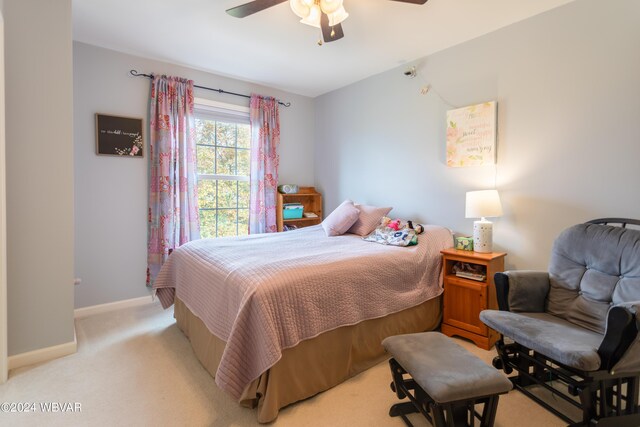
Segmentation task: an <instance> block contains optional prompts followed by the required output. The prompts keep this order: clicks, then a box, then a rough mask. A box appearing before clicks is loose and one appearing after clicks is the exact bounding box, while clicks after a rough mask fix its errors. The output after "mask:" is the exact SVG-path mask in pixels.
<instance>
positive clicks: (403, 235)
mask: <svg viewBox="0 0 640 427" xmlns="http://www.w3.org/2000/svg"><path fill="white" fill-rule="evenodd" d="M422 232H424V226H423V225H422V224H414V223H413V222H412V221H406V222H403V221H402V220H400V219H394V220H391V218H388V217H386V216H385V217H382V219H381V220H380V225H378V227H376V229H375V230H373V231H372V232H371V234H369V235H368V236H365V237H363V238H362V239H363V240H366V241H367V242H376V243H380V244H383V245H392V246H413V245H417V244H418V234H421V233H422Z"/></svg>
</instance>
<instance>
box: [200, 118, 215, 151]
mask: <svg viewBox="0 0 640 427" xmlns="http://www.w3.org/2000/svg"><path fill="white" fill-rule="evenodd" d="M215 134H216V122H214V121H211V120H202V119H196V144H209V145H214V144H215V141H216V140H215Z"/></svg>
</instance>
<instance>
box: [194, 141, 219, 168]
mask: <svg viewBox="0 0 640 427" xmlns="http://www.w3.org/2000/svg"><path fill="white" fill-rule="evenodd" d="M215 150H216V149H215V148H213V147H204V146H202V145H198V146H196V156H197V159H196V160H197V162H198V173H199V174H214V173H216V163H215V162H216V151H215Z"/></svg>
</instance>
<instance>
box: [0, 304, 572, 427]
mask: <svg viewBox="0 0 640 427" xmlns="http://www.w3.org/2000/svg"><path fill="white" fill-rule="evenodd" d="M76 332H77V337H78V352H77V353H76V354H74V355H71V356H67V357H64V358H61V359H57V360H53V361H51V362H48V363H44V364H40V365H34V366H29V367H25V368H21V369H16V370H13V371H11V372H10V376H9V381H8V382H7V383H6V384H4V385H1V386H0V403H2V402H22V403H24V402H36V403H37V404H38V405H39V403H41V402H71V403H75V402H78V403H80V404H81V408H82V412H80V413H60V412H58V413H44V412H42V411H41V409H40V407H39V406H38V409H37V411H36V412H31V413H21V414H18V413H0V425H11V426H39V425H43V426H44V425H46V426H69V425H71V426H75V425H91V426H114V425H118V426H133V425H135V426H146V425H148V426H182V425H184V426H212V427H232V426H257V425H259V424H258V423H257V422H256V414H255V412H254V411H253V410H251V409H247V408H241V407H240V406H239V405H238V404H236V402H234V401H233V400H232V399H231V398H230V397H229V396H227V395H226V394H225V393H223V392H222V391H220V390H219V389H218V388H217V386H216V385H215V383H214V381H213V379H212V378H211V377H210V376H209V374H208V373H207V372H206V371H205V370H204V368H202V367H201V365H200V364H199V362H198V360H197V359H196V357H195V355H194V354H193V352H192V350H191V346H190V345H189V342H188V340H187V339H186V338H185V336H184V335H183V334H182V332H180V330H179V329H178V328H177V326H176V325H175V321H174V319H173V311H172V310H171V309H169V310H165V311H163V310H162V309H161V308H160V307H159V306H158V305H157V304H149V305H145V306H141V307H134V308H128V309H123V310H120V311H116V312H111V313H105V314H100V315H95V316H92V317H87V318H84V319H80V320H77V321H76ZM458 342H460V343H461V344H462V345H463V346H464V347H465V348H467V349H469V350H470V351H472V352H473V353H474V354H476V355H478V356H479V357H480V358H482V359H483V360H485V361H487V363H490V361H491V359H492V358H493V356H494V354H495V352H494V351H484V350H481V349H478V348H477V347H475V346H474V345H473V344H470V343H468V342H466V341H463V340H458ZM390 380H391V378H390V373H389V369H388V365H387V363H386V362H384V363H381V364H379V365H377V366H375V367H373V368H372V369H369V370H368V371H366V372H364V373H362V374H360V375H358V376H356V377H354V378H352V379H350V380H349V381H346V382H345V383H343V384H341V385H339V386H337V387H334V388H333V389H331V390H329V391H326V392H324V393H320V394H319V395H317V396H315V397H313V398H310V399H307V400H305V401H303V402H299V403H296V404H294V405H291V406H289V407H287V408H285V409H283V410H282V411H281V412H280V416H279V417H278V419H277V420H276V422H275V423H274V425H275V426H277V427H281V426H282V427H301V426H310V427H316V426H317V427H326V426H355V427H357V426H366V427H374V426H398V427H399V426H403V425H404V424H403V423H402V421H401V420H400V419H398V418H390V417H389V416H388V410H389V407H390V406H391V405H393V404H394V403H396V399H395V395H394V394H393V393H392V392H391V390H390V389H389V382H390ZM410 418H411V419H412V421H414V423H415V425H416V427H418V426H428V425H429V423H428V422H427V421H426V420H425V419H423V418H420V417H419V416H417V415H412V416H411V417H410ZM563 425H566V424H565V423H563V422H562V421H561V420H560V419H558V418H556V417H555V416H553V415H551V414H550V413H548V412H547V411H545V410H544V409H542V408H540V407H539V406H537V405H536V404H534V403H533V402H532V401H530V400H529V399H527V398H526V397H525V396H523V395H522V394H520V393H519V392H515V391H512V392H510V393H509V394H508V395H506V396H503V397H501V398H500V404H499V406H498V415H497V420H496V426H498V427H511V426H516V427H519V426H521V427H528V426H532V427H534V426H535V427H540V426H550V427H551V426H563Z"/></svg>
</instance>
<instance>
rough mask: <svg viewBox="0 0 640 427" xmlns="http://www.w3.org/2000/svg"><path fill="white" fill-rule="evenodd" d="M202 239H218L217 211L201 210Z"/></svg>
mask: <svg viewBox="0 0 640 427" xmlns="http://www.w3.org/2000/svg"><path fill="white" fill-rule="evenodd" d="M200 237H202V238H203V239H208V238H213V237H216V211H214V210H211V211H208V210H200Z"/></svg>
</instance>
